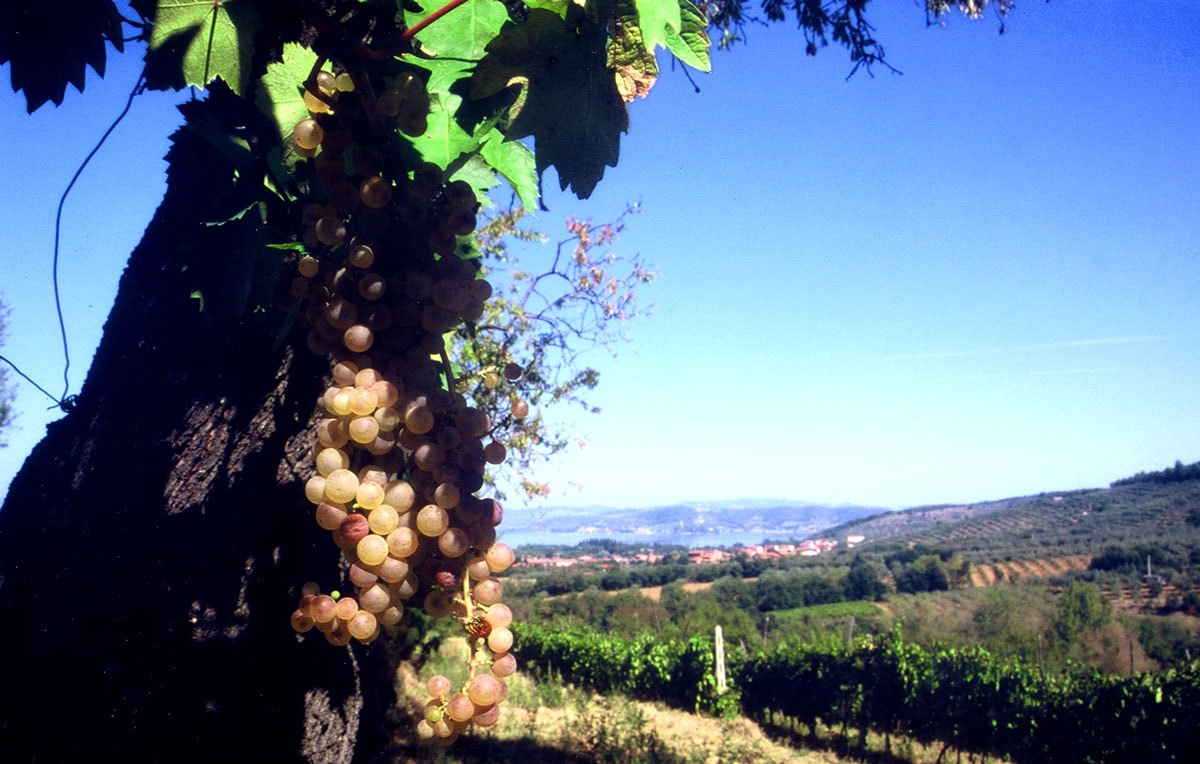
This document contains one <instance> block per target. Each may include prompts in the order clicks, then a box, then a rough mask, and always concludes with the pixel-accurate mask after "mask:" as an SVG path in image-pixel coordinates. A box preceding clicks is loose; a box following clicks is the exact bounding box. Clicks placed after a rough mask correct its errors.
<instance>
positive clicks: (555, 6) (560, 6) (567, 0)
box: [525, 0, 574, 21]
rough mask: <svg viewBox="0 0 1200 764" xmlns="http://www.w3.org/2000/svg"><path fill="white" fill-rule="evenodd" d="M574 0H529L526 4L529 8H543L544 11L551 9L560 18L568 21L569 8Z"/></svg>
mask: <svg viewBox="0 0 1200 764" xmlns="http://www.w3.org/2000/svg"><path fill="white" fill-rule="evenodd" d="M573 1H574V0H528V2H526V3H525V6H526V7H527V8H529V10H534V9H541V10H543V11H550V12H551V13H553V14H555V15H556V16H558V17H559V18H560V19H562V20H564V21H566V19H567V8H568V7H569V6H570V5H571V3H572V2H573Z"/></svg>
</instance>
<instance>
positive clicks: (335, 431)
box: [317, 419, 350, 448]
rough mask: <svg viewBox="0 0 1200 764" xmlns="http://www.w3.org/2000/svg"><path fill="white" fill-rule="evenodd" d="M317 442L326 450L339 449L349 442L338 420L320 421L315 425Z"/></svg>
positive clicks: (344, 429)
mask: <svg viewBox="0 0 1200 764" xmlns="http://www.w3.org/2000/svg"><path fill="white" fill-rule="evenodd" d="M317 442H318V443H320V444H321V445H322V446H325V447H326V448H341V447H342V446H344V445H346V444H347V443H349V442H350V435H349V433H347V432H346V427H345V425H344V424H343V423H342V422H341V421H340V420H337V419H322V420H321V421H320V422H318V423H317Z"/></svg>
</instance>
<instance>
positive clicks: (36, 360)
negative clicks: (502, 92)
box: [0, 0, 1200, 507]
mask: <svg viewBox="0 0 1200 764" xmlns="http://www.w3.org/2000/svg"><path fill="white" fill-rule="evenodd" d="M1119 7H1120V8H1123V9H1125V8H1129V7H1130V6H1128V5H1126V4H1122V5H1121V6H1119ZM1140 7H1141V8H1143V9H1145V10H1144V13H1143V14H1142V15H1141V16H1139V17H1136V18H1135V17H1132V16H1130V15H1129V14H1128V13H1127V12H1123V13H1121V14H1117V13H1099V12H1096V8H1095V6H1094V5H1092V6H1089V7H1088V10H1087V11H1086V12H1084V11H1081V10H1080V7H1079V6H1078V5H1072V4H1069V3H1052V4H1042V3H1029V4H1021V5H1020V7H1018V8H1017V9H1016V11H1015V12H1014V14H1013V15H1012V16H1011V17H1010V19H1009V21H1008V32H1007V33H1006V34H1005V35H1003V36H1000V35H997V23H996V21H995V19H994V18H991V17H989V18H988V19H985V20H983V21H980V22H969V21H966V20H964V19H962V18H960V17H952V18H950V19H949V24H948V27H947V28H945V29H940V28H931V29H926V28H925V25H924V18H923V14H922V12H921V10H920V8H919V7H918V6H916V5H910V4H907V3H879V4H878V7H876V8H873V9H872V13H873V14H874V22H875V24H876V27H877V37H878V38H879V39H880V40H882V41H883V43H884V45H885V47H886V49H887V53H888V56H889V59H890V61H891V62H892V63H893V65H894V66H896V67H897V68H898V69H899V70H901V71H903V72H904V74H903V75H893V74H891V73H889V72H887V71H886V70H885V69H883V68H877V69H876V71H875V77H874V78H872V77H869V76H867V75H866V74H865V73H862V72H860V73H859V74H858V75H856V76H855V77H853V78H852V79H851V80H850V81H849V82H847V81H846V80H845V77H846V74H847V73H848V71H849V64H848V63H847V60H846V58H845V56H844V55H843V54H842V53H841V52H840V51H837V50H834V49H832V48H830V49H827V50H823V51H821V53H820V54H819V55H818V56H816V57H815V58H810V57H806V56H804V55H803V44H802V41H801V40H800V38H799V36H798V35H797V34H796V33H795V31H794V30H792V29H790V28H788V25H777V27H778V28H772V29H767V28H751V29H750V30H749V44H747V45H744V46H739V47H738V48H736V49H735V50H733V51H731V52H717V53H715V54H714V69H715V73H714V74H712V75H709V76H701V77H697V82H698V84H699V85H700V88H701V92H700V93H699V94H697V93H694V92H693V90H692V86H691V85H690V84H689V83H688V81H687V80H686V79H685V78H684V77H683V76H682V75H680V74H679V73H678V72H676V73H672V72H671V71H670V69H669V66H665V67H664V69H666V71H664V75H663V77H662V79H661V81H660V82H659V83H658V84H657V85H656V86H655V88H654V90H653V91H652V92H651V94H650V97H649V98H648V99H646V100H645V101H643V102H639V103H636V104H634V105H633V108H632V118H631V125H632V126H631V131H630V134H629V135H628V136H626V137H625V140H624V142H623V144H622V148H621V163H620V165H619V166H618V167H617V168H615V169H611V170H609V172H608V173H607V175H606V177H605V179H604V181H602V182H601V184H600V186H599V188H598V189H597V191H596V193H595V195H594V196H593V198H592V199H590V200H588V201H586V202H579V201H576V200H574V199H572V198H569V197H566V196H564V195H562V194H558V193H549V194H548V198H547V203H548V204H549V206H550V212H547V213H541V214H540V215H539V218H540V221H541V223H542V225H543V227H544V229H545V230H546V231H547V232H549V233H551V234H552V235H557V232H558V231H559V230H561V229H560V226H561V221H562V219H563V218H564V217H565V216H567V215H570V214H574V215H577V216H580V217H592V218H594V219H596V220H604V219H608V218H611V217H613V216H615V215H616V214H618V213H619V212H620V211H621V210H622V209H623V208H624V207H625V205H626V204H627V203H629V202H634V201H638V202H640V203H641V206H642V208H643V210H644V211H643V212H642V213H641V214H640V215H637V216H635V217H633V218H631V219H630V221H629V223H628V227H627V230H626V232H625V234H624V235H623V236H622V238H621V240H620V241H619V243H618V248H619V249H620V250H621V251H623V252H626V253H629V254H634V253H636V254H639V255H641V256H642V257H643V258H645V259H646V260H648V261H650V262H652V263H654V264H656V265H657V267H658V269H659V270H660V271H661V274H662V275H661V278H660V279H659V280H658V281H657V282H656V283H655V284H653V285H652V286H651V287H649V288H648V289H647V290H646V291H645V292H644V294H643V299H644V300H646V301H648V302H651V303H653V304H654V306H655V307H654V310H653V312H652V314H651V315H650V316H649V317H647V318H644V319H640V320H638V321H637V322H635V323H633V324H632V325H630V326H629V328H628V331H629V335H630V342H628V343H627V344H625V345H622V346H620V347H619V348H618V355H617V357H616V358H615V359H613V358H609V357H608V356H607V355H605V354H604V353H602V352H600V353H596V354H595V355H593V356H591V362H592V363H593V364H595V365H596V366H597V368H599V369H600V370H601V384H600V387H599V388H598V389H597V391H596V403H597V404H599V405H601V406H602V407H603V409H604V412H603V413H602V414H601V415H599V416H583V417H579V418H578V419H574V424H575V426H576V427H577V429H578V432H579V434H580V435H582V436H584V437H585V438H586V440H587V442H588V446H587V448H586V449H583V450H581V451H578V452H574V453H571V454H568V455H565V456H564V457H563V458H561V459H559V460H558V462H557V464H556V466H555V467H552V468H550V469H549V470H548V471H547V472H546V474H545V475H544V477H545V478H547V479H549V480H550V481H551V483H552V484H553V485H554V487H555V491H554V493H553V494H552V495H551V497H550V498H549V499H548V500H547V503H548V504H553V505H563V504H578V505H590V504H598V505H615V506H652V505H656V504H665V503H671V502H675V501H681V500H699V499H709V500H716V499H728V498H743V497H745V498H762V497H772V498H790V499H797V500H811V501H821V502H831V503H839V502H854V503H864V504H875V505H880V506H890V507H904V506H913V505H917V504H923V503H942V502H959V501H974V500H983V499H989V498H1000V497H1005V496H1011V495H1018V494H1026V493H1036V492H1040V491H1052V490H1062V489H1069V488H1075V487H1085V486H1099V485H1105V484H1107V483H1108V482H1109V481H1111V480H1113V479H1115V478H1118V477H1122V476H1125V475H1128V474H1132V473H1134V472H1137V471H1139V470H1149V469H1157V468H1161V467H1163V466H1167V465H1169V464H1171V463H1173V462H1174V461H1175V460H1176V459H1181V460H1183V461H1185V462H1190V461H1196V460H1198V459H1200V386H1198V385H1197V384H1196V380H1197V379H1198V378H1200V354H1198V353H1197V352H1196V349H1197V348H1198V347H1200V309H1198V308H1197V299H1196V295H1197V294H1200V197H1198V193H1197V192H1198V191H1200V141H1198V140H1197V139H1196V137H1195V136H1196V132H1197V131H1196V125H1197V124H1200V98H1197V93H1200V43H1197V42H1196V40H1197V39H1200V35H1198V33H1200V8H1197V7H1196V6H1194V5H1191V4H1177V3H1173V2H1170V3H1168V2H1166V0H1157V1H1156V2H1148V3H1144V4H1142V5H1141V6H1140ZM130 63H131V62H125V64H124V65H122V66H118V67H116V68H115V69H114V71H113V72H112V76H110V77H109V78H108V79H106V80H105V81H104V82H102V83H100V82H93V81H91V80H89V86H88V88H89V90H88V92H87V93H86V94H85V95H84V96H79V95H78V94H75V93H73V92H72V93H70V94H69V96H68V100H67V104H66V105H65V106H64V107H62V108H61V109H59V110H58V111H57V112H55V111H52V110H50V109H49V108H46V109H43V110H42V111H41V112H39V113H37V114H35V115H33V117H26V116H25V115H24V113H23V109H20V108H19V107H18V105H17V104H16V103H15V98H14V97H12V96H9V95H8V94H7V93H5V94H4V95H3V96H2V98H3V103H0V115H2V117H0V118H2V119H3V120H4V126H5V128H6V130H5V132H6V134H7V135H8V136H9V137H10V146H13V147H17V148H16V150H15V151H14V150H10V152H9V153H8V154H7V155H6V156H5V157H4V158H3V159H2V160H0V163H2V166H3V168H4V170H5V171H6V177H9V178H19V179H25V181H24V182H23V183H22V184H21V187H20V190H19V191H18V193H17V196H16V198H15V199H13V200H11V201H10V203H9V205H8V207H9V214H10V215H11V216H13V217H14V219H16V220H17V221H19V222H18V223H17V226H16V228H15V232H16V236H13V237H10V239H9V241H8V246H6V247H5V248H4V250H3V251H0V268H2V270H0V273H3V274H4V275H3V276H2V277H0V294H3V296H4V298H5V299H6V301H7V302H8V303H9V304H10V306H11V307H12V311H13V312H12V316H11V320H10V337H9V341H8V343H7V345H6V346H5V348H4V350H3V352H4V354H5V355H7V356H9V357H10V358H12V359H13V360H14V361H16V362H17V363H18V364H19V365H21V367H22V369H23V370H25V371H26V372H27V373H29V374H30V375H31V376H33V377H34V378H35V379H38V380H39V381H40V382H41V383H42V384H43V385H44V386H46V387H48V388H49V389H50V390H51V391H52V392H55V393H58V392H59V391H60V390H61V386H62V385H61V374H62V361H61V354H60V352H59V351H58V345H57V342H58V341H57V327H56V325H55V323H54V308H53V303H52V293H51V289H50V253H51V244H52V234H53V222H54V211H55V206H56V204H57V195H58V193H60V192H61V189H62V188H63V187H65V185H66V183H67V182H68V181H69V180H70V176H71V174H72V173H73V172H74V170H75V167H76V166H77V164H78V162H79V161H80V160H81V159H82V157H83V156H84V155H86V153H87V151H88V150H89V149H90V147H91V145H92V144H94V142H95V140H96V139H97V138H98V137H99V135H100V134H101V133H102V132H103V130H104V129H105V127H106V126H107V123H108V122H109V121H110V120H111V118H112V117H113V116H115V114H116V113H117V112H119V111H120V108H121V107H122V105H123V102H124V98H125V95H126V93H127V92H128V89H129V88H130V87H131V86H132V83H133V81H134V79H135V77H136V73H135V72H134V70H133V68H132V66H130ZM4 75H5V76H7V72H5V73H4ZM93 89H94V91H93ZM6 90H7V89H6ZM177 99H178V96H164V95H150V96H146V97H143V98H139V99H138V101H137V102H135V105H134V111H133V113H132V114H131V116H130V117H129V119H128V121H127V122H126V123H125V124H124V125H123V126H122V127H120V128H118V131H117V132H116V133H115V134H114V136H113V137H112V138H111V139H110V143H111V145H108V146H107V147H106V148H105V149H104V150H103V151H102V152H101V154H100V155H98V156H97V158H96V159H95V160H93V164H92V165H91V166H89V168H88V170H87V171H86V173H85V175H84V176H83V178H82V179H81V181H80V182H79V184H77V186H76V188H75V190H74V191H73V192H72V197H71V199H70V200H69V201H68V203H67V207H66V210H65V212H64V239H63V251H62V266H61V268H62V270H61V273H60V278H61V281H62V287H63V296H64V300H65V308H66V310H67V321H68V326H67V328H68V332H69V336H70V339H71V343H72V364H73V365H72V388H73V390H75V391H77V390H78V389H79V386H80V383H81V382H82V379H83V374H84V372H85V370H86V367H87V364H88V362H89V361H90V358H91V354H92V352H93V350H94V347H95V344H96V342H97V341H98V339H99V336H100V329H101V325H102V323H103V320H104V318H105V316H106V315H107V311H108V308H109V307H110V305H111V300H112V296H113V291H114V289H115V286H116V283H117V279H118V278H119V276H120V272H121V269H122V268H123V265H124V260H125V258H126V257H127V255H128V253H129V251H130V250H131V249H132V247H133V246H134V244H135V243H136V241H137V239H138V238H139V236H140V233H141V230H142V228H143V227H144V226H145V223H146V222H147V221H148V220H149V218H150V216H151V214H152V213H153V210H154V207H155V206H156V204H157V202H158V199H159V198H160V197H161V193H162V184H163V174H162V173H163V169H164V166H163V164H162V162H161V157H162V155H163V153H164V152H165V150H166V137H167V135H168V134H169V133H170V131H171V129H172V127H173V126H174V125H175V124H176V122H177V118H176V113H175V112H174V110H173V107H172V105H171V103H172V101H173V100H177ZM546 188H547V190H548V191H553V190H554V189H556V188H557V182H556V181H555V179H554V178H552V177H551V178H548V179H547V182H546ZM10 230H13V229H10ZM549 254H550V253H549V251H548V250H547V252H546V256H549ZM18 404H19V406H20V407H21V414H20V419H19V420H18V424H19V425H20V429H19V430H17V431H16V432H13V433H12V434H11V435H10V437H9V440H10V443H11V446H10V447H9V448H7V449H4V450H0V485H6V484H7V482H8V481H9V480H10V479H11V476H12V475H13V474H14V473H15V471H16V469H17V468H18V467H19V464H20V461H21V460H22V459H23V458H24V456H25V454H26V453H27V452H28V450H29V449H30V448H31V447H32V445H33V443H34V442H36V440H37V439H38V438H39V437H40V436H41V433H42V431H43V425H44V423H45V422H46V421H48V420H49V419H51V418H53V417H54V416H55V412H45V411H44V410H43V409H44V408H45V406H46V405H48V404H49V401H48V400H47V399H45V398H44V397H42V396H41V394H40V393H37V392H36V391H35V390H33V389H32V387H31V386H30V385H28V384H26V383H22V384H21V386H20V399H19V401H18ZM562 415H563V416H570V417H574V415H573V414H570V413H569V412H562ZM575 485H577V486H578V487H575Z"/></svg>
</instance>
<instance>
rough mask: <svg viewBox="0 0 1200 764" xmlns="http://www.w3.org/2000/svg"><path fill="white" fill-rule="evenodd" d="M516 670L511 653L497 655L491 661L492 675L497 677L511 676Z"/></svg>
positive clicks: (515, 662)
mask: <svg viewBox="0 0 1200 764" xmlns="http://www.w3.org/2000/svg"><path fill="white" fill-rule="evenodd" d="M516 670H517V659H516V657H515V656H514V655H513V654H512V653H503V654H500V655H497V656H496V657H495V658H494V659H493V660H492V673H493V674H495V675H496V676H498V677H506V676H511V675H512V673H513V672H514V671H516Z"/></svg>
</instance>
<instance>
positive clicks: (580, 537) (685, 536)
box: [499, 526, 804, 549]
mask: <svg viewBox="0 0 1200 764" xmlns="http://www.w3.org/2000/svg"><path fill="white" fill-rule="evenodd" d="M499 531H500V533H499V538H500V541H503V542H504V543H505V544H508V545H509V546H511V547H512V548H513V549H520V548H521V547H522V546H524V545H528V544H544V545H548V546H566V547H571V546H575V545H576V544H578V543H579V542H581V541H590V540H592V539H612V540H613V541H620V542H621V543H624V544H674V545H676V546H685V547H688V548H689V549H693V548H696V547H719V546H724V547H731V546H733V545H735V544H741V545H743V546H754V545H755V544H761V543H763V542H764V541H768V542H787V541H800V540H801V539H802V538H804V537H803V536H801V537H799V538H798V537H796V536H795V535H793V534H787V533H769V532H760V533H673V534H656V533H555V532H552V531H506V530H504V527H503V526H501V527H500V528H499Z"/></svg>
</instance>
